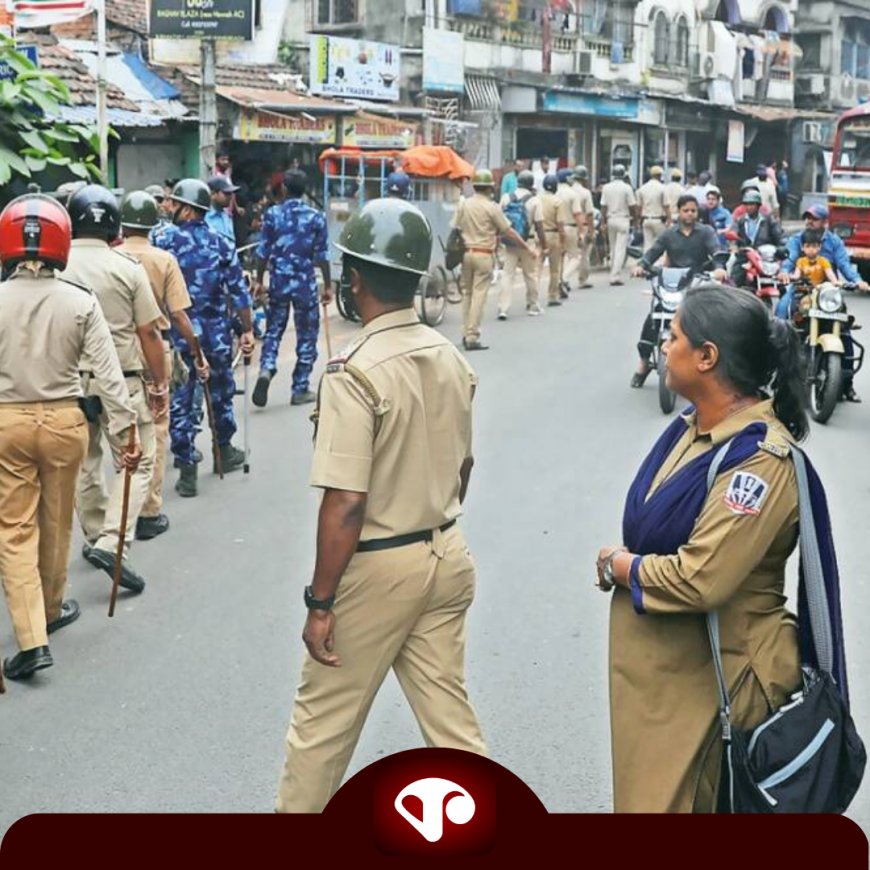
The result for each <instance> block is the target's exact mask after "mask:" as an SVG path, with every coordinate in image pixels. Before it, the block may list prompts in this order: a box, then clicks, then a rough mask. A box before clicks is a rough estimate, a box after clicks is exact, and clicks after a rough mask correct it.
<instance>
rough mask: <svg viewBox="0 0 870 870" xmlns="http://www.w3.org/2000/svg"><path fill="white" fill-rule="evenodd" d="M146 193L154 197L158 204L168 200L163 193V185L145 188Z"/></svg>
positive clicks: (151, 185) (150, 185)
mask: <svg viewBox="0 0 870 870" xmlns="http://www.w3.org/2000/svg"><path fill="white" fill-rule="evenodd" d="M145 193H147V194H150V195H151V196H153V197H154V199H156V200H157V202H163V200H164V199H166V193H165V192H164V191H163V185H162V184H149V185H148V186H147V187H146V188H145Z"/></svg>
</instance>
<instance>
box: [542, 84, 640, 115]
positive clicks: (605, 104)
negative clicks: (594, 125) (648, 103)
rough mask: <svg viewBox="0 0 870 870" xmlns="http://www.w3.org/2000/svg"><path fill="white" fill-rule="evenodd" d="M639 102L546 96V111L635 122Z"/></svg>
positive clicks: (582, 96)
mask: <svg viewBox="0 0 870 870" xmlns="http://www.w3.org/2000/svg"><path fill="white" fill-rule="evenodd" d="M639 102H640V101H639V100H636V99H633V98H629V99H625V100H613V99H610V98H609V97H599V96H593V95H590V94H562V93H557V92H553V91H551V92H549V93H547V94H544V106H543V108H544V111H545V112H560V113H565V114H569V115H595V116H596V117H599V118H615V119H625V120H627V121H634V120H636V119H637V116H638V104H639Z"/></svg>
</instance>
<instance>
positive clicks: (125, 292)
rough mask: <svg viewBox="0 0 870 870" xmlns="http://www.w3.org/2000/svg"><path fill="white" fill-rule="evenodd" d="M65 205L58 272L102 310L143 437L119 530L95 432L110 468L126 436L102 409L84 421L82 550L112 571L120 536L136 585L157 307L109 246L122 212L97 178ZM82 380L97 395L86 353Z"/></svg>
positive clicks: (159, 383)
mask: <svg viewBox="0 0 870 870" xmlns="http://www.w3.org/2000/svg"><path fill="white" fill-rule="evenodd" d="M68 208H69V214H70V220H71V222H72V235H73V241H72V249H71V250H70V256H69V262H68V263H67V267H66V269H65V271H64V273H63V277H65V278H69V279H70V280H73V281H77V282H79V283H81V284H84V285H85V286H86V287H89V288H91V289H92V290H93V291H94V294H95V295H96V297H97V299H98V301H99V303H100V307H101V308H102V309H103V314H104V315H105V317H106V321H107V322H108V324H109V329H110V330H111V332H112V338H113V340H114V342H115V349H116V350H117V352H118V359H119V360H120V361H121V368H122V369H123V371H124V377H125V378H126V380H127V389H128V390H129V393H130V401H131V403H132V405H133V408H134V409H135V411H136V414H137V429H138V433H139V438H140V440H141V442H142V461H141V462H140V463H139V466H138V468H137V469H136V472H135V474H133V476H132V478H131V481H130V503H129V513H128V524H127V528H125V529H123V530H121V528H120V526H121V514H122V493H123V475H122V474H120V473H119V472H118V473H116V474H115V480H114V482H113V484H112V487H111V492H110V493H108V494H107V492H106V487H105V482H104V474H103V447H102V438H101V434H102V435H105V437H106V440H107V441H108V443H109V447H110V449H111V451H112V455H113V458H114V461H115V468H116V470H119V469H120V467H121V456H122V455H123V452H124V449H125V443H124V442H123V441H122V440H121V439H120V438H119V437H118V434H117V433H116V432H113V431H112V427H111V426H110V424H109V419H108V417H107V416H106V415H105V414H102V415H100V417H99V419H98V420H95V421H94V422H92V423H91V424H90V433H89V442H88V455H87V457H86V458H85V461H84V464H83V465H82V472H81V476H80V478H79V491H78V496H77V499H76V509H77V510H78V515H79V519H80V521H81V524H82V529H83V531H84V534H85V539H86V541H87V543H86V544H85V548H84V551H83V552H84V556H85V558H86V559H87V560H88V561H89V562H90V563H91V564H92V565H94V566H95V567H97V568H101V569H102V570H104V571H106V572H107V573H108V574H109V576H111V575H112V572H113V570H114V566H115V554H116V551H117V547H118V538H119V536H122V537H123V538H124V550H123V552H124V564H123V566H122V569H121V585H122V586H123V587H124V588H125V589H130V590H131V591H133V592H141V591H142V590H143V589H144V588H145V581H144V580H143V579H142V577H140V576H139V575H138V574H137V573H136V572H135V571H134V570H133V568H132V566H131V565H130V564H129V562H128V560H127V551H128V549H129V546H130V544H131V542H132V540H133V531H134V530H135V527H136V522H137V521H138V519H139V513H140V511H141V510H142V504H143V503H144V501H145V497H146V495H147V493H148V487H149V485H150V483H151V476H152V474H153V472H154V454H155V445H156V442H155V435H154V419H155V417H156V418H159V417H161V416H163V415H165V414H166V413H167V410H168V407H169V386H168V377H167V371H166V364H165V362H164V358H163V341H162V339H161V337H160V329H159V320H160V309H159V308H158V307H157V303H156V302H155V301H154V294H153V293H152V292H151V285H150V284H149V283H148V275H147V273H146V272H145V269H144V268H143V267H142V265H141V264H140V263H138V262H136V260H135V259H133V258H132V257H130V256H129V255H127V254H124V253H122V252H121V251H119V250H118V249H117V248H113V247H110V245H109V242H114V241H115V240H116V239H117V237H118V234H119V232H120V229H121V213H120V210H119V208H118V203H117V201H116V199H115V197H114V195H113V194H112V192H111V191H109V190H107V189H106V188H105V187H102V186H100V185H98V184H89V185H86V186H85V187H83V188H81V189H80V190H78V191H76V193H74V194H73V195H72V196H71V197H70V201H69V207H68ZM140 346H141V353H140ZM143 358H144V359H143ZM145 366H147V368H148V370H149V371H150V372H151V378H152V380H151V382H150V383H149V384H148V385H147V388H146V384H145V381H144V376H143V369H144V367H145ZM82 387H83V389H84V393H85V395H86V396H94V395H99V394H100V388H99V384H98V383H96V381H95V379H94V372H93V370H92V369H91V367H90V364H89V361H88V360H83V361H82Z"/></svg>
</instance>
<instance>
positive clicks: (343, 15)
mask: <svg viewBox="0 0 870 870" xmlns="http://www.w3.org/2000/svg"><path fill="white" fill-rule="evenodd" d="M357 21H358V9H357V0H317V23H318V24H356V23H357Z"/></svg>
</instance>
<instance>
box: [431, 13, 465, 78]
mask: <svg viewBox="0 0 870 870" xmlns="http://www.w3.org/2000/svg"><path fill="white" fill-rule="evenodd" d="M423 90H424V91H436V92H439V93H450V94H463V93H465V37H464V36H463V35H462V34H461V33H456V32H454V31H452V30H441V29H439V28H437V27H424V28H423Z"/></svg>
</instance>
